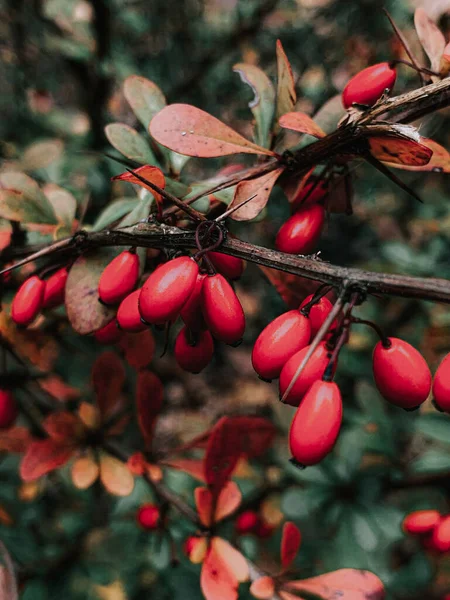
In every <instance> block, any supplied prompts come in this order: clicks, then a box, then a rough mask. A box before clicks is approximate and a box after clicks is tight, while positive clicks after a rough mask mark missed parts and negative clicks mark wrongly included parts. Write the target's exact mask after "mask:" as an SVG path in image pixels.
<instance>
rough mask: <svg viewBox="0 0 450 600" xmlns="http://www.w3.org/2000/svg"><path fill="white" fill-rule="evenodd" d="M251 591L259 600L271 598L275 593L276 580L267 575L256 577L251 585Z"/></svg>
mask: <svg viewBox="0 0 450 600" xmlns="http://www.w3.org/2000/svg"><path fill="white" fill-rule="evenodd" d="M250 593H251V594H252V596H255V598H258V600H270V599H271V598H272V596H273V595H274V593H275V582H274V580H273V579H272V577H268V576H267V575H266V576H264V577H260V578H259V579H255V581H254V582H253V583H252V585H251V586H250Z"/></svg>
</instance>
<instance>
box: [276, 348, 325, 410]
mask: <svg viewBox="0 0 450 600" xmlns="http://www.w3.org/2000/svg"><path fill="white" fill-rule="evenodd" d="M308 350H309V346H306V347H305V348H302V350H300V351H299V352H297V353H296V354H294V356H291V358H290V359H289V360H288V361H287V363H286V364H285V365H284V367H283V368H282V370H281V374H280V398H281V397H283V395H284V393H285V391H286V390H287V388H288V386H289V384H290V383H291V381H292V378H293V377H294V375H295V372H296V371H297V369H298V367H299V366H300V365H301V363H302V362H303V359H304V357H305V356H306V354H307V352H308ZM329 360H330V351H329V350H328V349H327V348H326V345H325V343H324V342H322V343H321V344H319V345H318V347H317V348H316V349H315V351H314V352H313V354H312V356H311V357H310V359H309V360H308V362H307V363H306V366H305V368H304V369H303V371H302V372H301V374H300V377H297V380H296V382H295V384H294V385H293V386H292V389H291V391H290V392H289V395H288V396H287V397H286V399H285V403H286V404H290V405H291V406H298V405H299V404H300V402H301V401H302V400H303V397H304V396H305V394H306V392H307V391H308V390H309V388H310V387H311V386H312V384H313V383H314V382H315V381H318V380H320V379H322V377H323V374H324V372H325V369H326V368H327V366H328V363H329Z"/></svg>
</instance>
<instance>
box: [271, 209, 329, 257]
mask: <svg viewBox="0 0 450 600" xmlns="http://www.w3.org/2000/svg"><path fill="white" fill-rule="evenodd" d="M324 221H325V210H324V208H323V206H320V205H319V204H313V205H311V206H306V207H305V208H302V209H300V210H299V211H297V212H296V213H295V214H293V215H292V217H289V219H288V220H287V221H286V223H284V224H283V225H282V226H281V227H280V230H279V231H278V234H277V237H276V240H275V246H276V248H277V250H280V252H287V253H288V254H307V253H308V252H312V250H314V248H315V246H316V244H317V242H318V241H319V238H320V234H321V233H322V227H323V224H324Z"/></svg>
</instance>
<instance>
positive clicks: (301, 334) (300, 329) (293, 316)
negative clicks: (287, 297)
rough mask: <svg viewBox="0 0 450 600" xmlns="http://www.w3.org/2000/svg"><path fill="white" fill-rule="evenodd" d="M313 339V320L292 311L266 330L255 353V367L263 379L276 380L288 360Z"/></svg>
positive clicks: (257, 343) (259, 339) (269, 325)
mask: <svg viewBox="0 0 450 600" xmlns="http://www.w3.org/2000/svg"><path fill="white" fill-rule="evenodd" d="M310 337H311V326H310V324H309V319H308V318H307V317H305V316H304V315H302V314H301V313H300V312H299V311H298V310H290V311H288V312H286V313H284V314H282V315H280V316H279V317H277V318H276V319H274V320H273V321H272V322H271V323H269V324H268V325H267V327H265V328H264V329H263V330H262V331H261V333H260V334H259V336H258V338H257V340H256V342H255V345H254V346H253V352H252V363H253V368H254V369H255V371H256V372H257V373H258V375H259V376H260V377H262V378H263V379H269V380H270V379H275V378H276V377H279V376H280V373H281V369H282V368H283V366H284V364H285V363H286V361H287V360H289V359H290V358H291V356H293V355H294V354H295V353H296V352H298V351H299V350H300V349H301V348H303V347H304V346H306V344H307V343H308V342H309V338H310Z"/></svg>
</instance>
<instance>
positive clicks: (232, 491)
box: [214, 481, 242, 523]
mask: <svg viewBox="0 0 450 600" xmlns="http://www.w3.org/2000/svg"><path fill="white" fill-rule="evenodd" d="M241 500H242V494H241V490H240V489H239V488H238V486H237V484H236V483H235V482H234V481H229V482H228V483H227V484H226V485H225V486H224V487H223V488H222V490H221V491H220V494H219V496H218V498H217V502H216V512H215V515H214V523H217V522H218V521H221V520H222V519H225V517H228V515H231V513H232V512H234V511H235V510H236V509H237V508H238V506H239V504H240V503H241Z"/></svg>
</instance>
